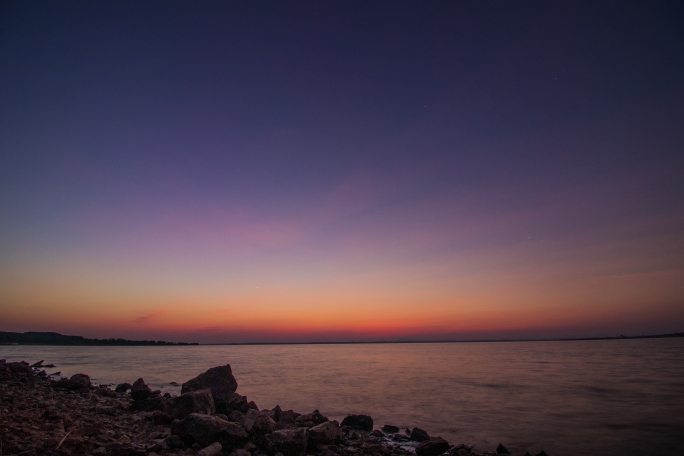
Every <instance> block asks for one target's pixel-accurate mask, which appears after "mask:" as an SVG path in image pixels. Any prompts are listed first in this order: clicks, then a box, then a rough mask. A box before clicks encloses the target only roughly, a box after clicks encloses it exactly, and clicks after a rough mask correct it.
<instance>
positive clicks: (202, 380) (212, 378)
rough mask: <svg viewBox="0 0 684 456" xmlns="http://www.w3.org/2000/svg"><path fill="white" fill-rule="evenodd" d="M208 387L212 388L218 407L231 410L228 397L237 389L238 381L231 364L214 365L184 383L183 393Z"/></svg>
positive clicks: (223, 411)
mask: <svg viewBox="0 0 684 456" xmlns="http://www.w3.org/2000/svg"><path fill="white" fill-rule="evenodd" d="M206 388H209V389H210V390H211V394H212V396H213V397H214V403H215V405H216V409H217V410H218V411H220V412H222V413H227V412H229V411H230V410H229V409H228V399H229V398H230V396H231V394H232V393H234V392H235V390H236V389H237V381H236V380H235V377H233V372H232V371H231V369H230V364H226V365H225V366H218V367H212V368H211V369H209V370H207V371H206V372H204V373H202V374H200V375H198V376H197V377H195V378H193V379H191V380H188V381H187V382H185V383H183V385H182V386H181V394H184V393H189V392H190V391H197V390H202V389H206Z"/></svg>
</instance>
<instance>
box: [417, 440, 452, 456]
mask: <svg viewBox="0 0 684 456" xmlns="http://www.w3.org/2000/svg"><path fill="white" fill-rule="evenodd" d="M448 449H449V442H447V441H446V440H444V439H443V438H441V437H432V438H431V439H430V440H426V441H424V442H421V443H419V444H418V446H417V447H416V455H418V456H439V455H440V454H443V453H444V452H445V451H447V450H448Z"/></svg>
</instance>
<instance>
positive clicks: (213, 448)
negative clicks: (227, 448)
mask: <svg viewBox="0 0 684 456" xmlns="http://www.w3.org/2000/svg"><path fill="white" fill-rule="evenodd" d="M222 451H223V446H222V445H221V444H220V443H219V442H214V443H212V444H211V445H208V446H206V447H204V448H202V449H201V450H199V451H198V452H197V456H219V455H220V454H221V452H222Z"/></svg>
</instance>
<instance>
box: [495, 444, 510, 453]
mask: <svg viewBox="0 0 684 456" xmlns="http://www.w3.org/2000/svg"><path fill="white" fill-rule="evenodd" d="M496 454H511V452H510V451H508V448H506V447H505V446H503V445H502V444H499V446H497V447H496Z"/></svg>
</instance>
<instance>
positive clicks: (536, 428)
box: [0, 339, 684, 456]
mask: <svg viewBox="0 0 684 456" xmlns="http://www.w3.org/2000/svg"><path fill="white" fill-rule="evenodd" d="M0 358H7V359H8V360H27V361H37V360H40V359H44V360H45V361H46V362H52V363H55V364H57V368H56V369H55V370H61V371H62V373H63V374H65V375H71V374H74V373H77V372H83V373H87V374H89V375H91V377H92V378H93V380H94V381H95V382H99V383H118V382H123V381H128V382H131V381H133V380H135V379H136V378H138V377H143V378H144V379H145V381H146V382H147V383H148V384H150V385H151V386H153V387H156V388H161V389H163V390H165V391H169V392H172V393H178V390H179V388H174V387H172V386H170V385H169V382H171V381H175V382H179V383H182V382H184V381H186V380H188V379H190V378H192V377H194V376H195V375H197V374H198V373H200V372H202V371H204V370H206V369H207V368H209V367H213V366H216V365H220V364H226V363H230V364H231V366H232V367H233V373H234V374H235V377H236V378H237V380H238V384H239V387H238V392H240V393H241V394H245V395H247V396H248V397H249V398H250V399H252V400H254V401H255V402H256V403H257V404H258V405H259V407H261V408H264V407H268V408H271V407H273V406H275V405H276V404H280V405H281V406H282V407H283V408H284V409H287V408H292V409H294V410H297V411H299V412H307V411H311V410H313V409H319V410H320V411H321V412H322V413H324V414H326V415H328V416H330V417H334V418H340V417H342V416H344V415H346V414H348V413H367V414H370V415H371V416H373V418H374V420H375V423H376V424H377V425H382V424H385V423H389V424H395V425H398V426H418V427H422V428H424V429H425V430H427V431H428V432H430V433H431V434H434V435H441V436H443V437H445V438H447V439H448V440H449V441H450V442H452V443H467V444H471V445H475V446H476V447H477V448H479V449H481V450H493V449H494V448H495V447H496V445H497V444H498V443H499V442H502V443H504V444H505V445H506V446H508V447H509V449H513V450H515V451H517V452H524V451H528V450H529V451H530V452H536V451H539V450H541V449H544V450H546V451H547V452H548V453H550V454H551V455H552V456H554V455H555V456H565V455H568V456H569V455H598V454H620V455H651V454H653V455H655V454H666V453H669V454H684V340H683V339H651V340H612V341H577V342H508V343H451V344H367V345H366V344H363V345H262V346H188V347H47V346H0Z"/></svg>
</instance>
